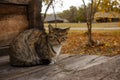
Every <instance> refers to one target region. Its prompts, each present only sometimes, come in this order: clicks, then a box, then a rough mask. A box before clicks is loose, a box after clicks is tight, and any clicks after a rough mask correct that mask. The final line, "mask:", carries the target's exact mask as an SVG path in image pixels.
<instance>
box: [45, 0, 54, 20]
mask: <svg viewBox="0 0 120 80" xmlns="http://www.w3.org/2000/svg"><path fill="white" fill-rule="evenodd" d="M52 3H53V0H50V2H49V4H48V6H47V8H46V10H45V14H44V19H43V20H45V18H46V14H47V11H48V9H49V7H50V5H51V4H52Z"/></svg>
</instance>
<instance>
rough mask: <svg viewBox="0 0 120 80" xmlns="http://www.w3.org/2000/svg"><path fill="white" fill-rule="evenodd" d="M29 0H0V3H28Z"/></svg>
mask: <svg viewBox="0 0 120 80" xmlns="http://www.w3.org/2000/svg"><path fill="white" fill-rule="evenodd" d="M29 1H30V0H0V3H5V4H7V3H8V4H19V5H20V4H21V5H28V4H29Z"/></svg>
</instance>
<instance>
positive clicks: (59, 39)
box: [48, 25, 70, 45]
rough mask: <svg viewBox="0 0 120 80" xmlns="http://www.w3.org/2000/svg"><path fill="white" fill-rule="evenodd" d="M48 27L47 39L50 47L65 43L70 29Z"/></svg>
mask: <svg viewBox="0 0 120 80" xmlns="http://www.w3.org/2000/svg"><path fill="white" fill-rule="evenodd" d="M48 27H49V33H48V38H49V42H50V43H51V44H52V45H61V44H63V43H65V41H66V39H67V37H68V31H69V30H70V28H65V29H61V28H53V27H52V26H51V25H49V26H48Z"/></svg>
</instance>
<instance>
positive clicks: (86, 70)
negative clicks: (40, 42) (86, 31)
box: [0, 54, 120, 80]
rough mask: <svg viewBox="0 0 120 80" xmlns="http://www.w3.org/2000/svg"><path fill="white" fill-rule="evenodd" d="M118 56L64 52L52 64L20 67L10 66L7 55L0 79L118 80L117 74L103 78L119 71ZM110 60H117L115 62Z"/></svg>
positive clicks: (0, 61)
mask: <svg viewBox="0 0 120 80" xmlns="http://www.w3.org/2000/svg"><path fill="white" fill-rule="evenodd" d="M119 58H120V56H114V57H105V56H95V55H68V54H64V55H60V57H59V59H58V61H57V63H56V64H54V65H48V66H43V65H39V66H34V67H22V68H21V67H12V66H10V64H9V56H2V57H0V80H119V79H120V77H119V76H118V77H119V79H112V78H111V79H104V78H106V77H108V76H109V75H112V73H114V72H115V71H116V72H117V73H120V59H119ZM114 59H115V60H114ZM117 59H119V60H117ZM111 60H112V61H116V60H117V64H115V62H114V63H113V62H111ZM115 66H117V67H115ZM116 69H117V70H116ZM116 72H115V73H116Z"/></svg>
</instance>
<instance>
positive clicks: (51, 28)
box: [48, 24, 53, 33]
mask: <svg viewBox="0 0 120 80" xmlns="http://www.w3.org/2000/svg"><path fill="white" fill-rule="evenodd" d="M48 28H49V33H50V32H53V26H52V25H50V24H49V25H48Z"/></svg>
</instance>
